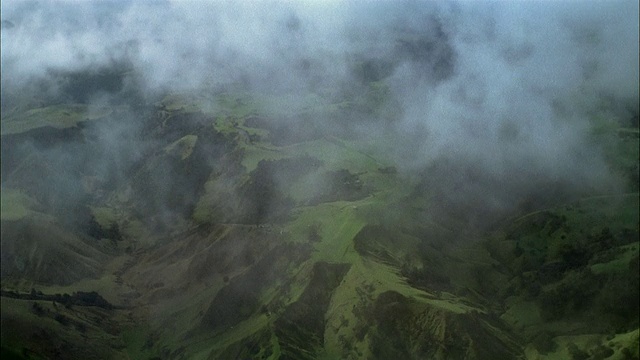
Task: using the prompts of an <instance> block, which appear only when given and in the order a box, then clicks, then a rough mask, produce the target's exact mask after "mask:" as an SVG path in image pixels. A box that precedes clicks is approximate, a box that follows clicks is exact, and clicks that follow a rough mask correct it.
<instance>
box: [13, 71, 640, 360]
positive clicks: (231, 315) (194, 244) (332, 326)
mask: <svg viewBox="0 0 640 360" xmlns="http://www.w3.org/2000/svg"><path fill="white" fill-rule="evenodd" d="M365 89H366V91H365V92H364V94H365V95H362V96H358V97H352V98H348V97H347V98H344V99H340V100H341V101H340V102H336V101H335V99H333V98H331V97H327V96H324V97H323V96H321V95H317V94H311V95H292V94H266V93H264V94H262V93H259V92H247V91H245V90H244V89H242V87H241V86H240V87H237V88H229V89H224V90H216V91H211V92H210V93H205V92H200V93H197V94H194V93H169V94H165V95H163V96H162V97H159V98H158V99H157V100H156V101H155V102H152V103H143V104H140V105H139V108H138V109H137V110H136V114H137V115H136V116H137V119H138V120H139V123H138V124H137V125H136V126H133V127H131V128H125V130H122V132H120V133H116V135H114V136H120V137H123V138H124V140H123V142H122V143H123V144H124V145H123V146H126V141H127V140H126V139H127V136H128V135H126V134H127V132H129V131H130V130H131V131H133V132H134V133H135V136H136V139H142V141H143V142H142V143H143V144H144V146H139V147H136V148H135V149H134V148H132V149H131V151H132V152H135V153H134V154H131V155H132V156H130V157H129V159H128V160H127V162H126V163H125V164H121V163H118V162H120V161H124V160H122V159H118V158H113V157H111V156H110V155H109V150H108V149H106V148H105V147H104V146H103V141H102V140H101V138H100V137H101V136H103V134H104V129H106V128H112V127H114V126H120V125H118V124H119V119H120V118H122V117H124V116H127V115H125V114H126V113H127V112H130V111H131V105H129V104H117V105H113V104H112V105H105V106H104V107H102V108H99V109H95V108H89V107H88V106H86V105H84V104H82V103H81V102H80V103H73V104H65V103H62V104H50V105H49V104H45V105H44V106H41V107H30V105H27V106H24V107H17V108H14V109H10V110H6V111H5V109H4V108H3V111H5V113H4V114H3V117H2V298H1V299H2V357H3V358H7V359H8V358H16V359H39V358H60V359H80V358H82V359H92V358H95V359H105V358H112V359H128V358H131V359H388V358H398V357H400V358H406V359H427V358H429V359H462V358H464V359H518V358H521V359H569V358H572V359H605V358H606V359H637V358H638V339H639V324H638V318H639V313H638V298H639V294H638V289H639V285H638V274H639V269H638V266H639V265H638V264H639V260H638V253H639V246H640V244H639V242H638V207H639V206H638V205H639V204H638V184H637V176H638V162H637V160H638V128H637V120H636V123H635V127H633V126H629V125H628V123H627V122H624V121H620V120H616V119H605V120H601V119H600V120H597V121H596V120H594V123H593V126H592V129H591V133H590V139H591V141H593V144H594V146H601V147H602V148H603V149H604V151H606V153H607V159H608V161H609V164H610V169H611V171H615V172H619V173H620V174H621V176H623V177H624V178H625V179H626V180H627V181H628V185H627V186H626V187H625V191H623V192H619V193H608V194H602V193H589V192H588V191H584V190H583V189H581V191H579V192H574V191H566V190H564V189H563V188H562V187H561V186H560V185H557V186H556V184H549V186H548V187H543V188H541V189H539V191H538V193H537V194H536V195H535V196H531V195H529V196H528V197H526V198H522V199H520V205H518V207H516V208H515V210H513V209H509V211H502V212H500V211H497V210H496V211H486V212H483V211H479V209H478V208H477V207H474V205H473V202H472V201H473V198H470V202H469V205H468V207H465V202H462V203H460V202H456V201H453V200H450V199H449V198H446V197H442V196H441V195H440V194H442V189H443V186H446V185H442V184H446V183H447V182H448V181H449V180H450V178H451V174H452V173H465V172H473V169H472V168H470V167H469V166H467V165H465V164H462V165H458V164H455V163H453V164H452V163H446V162H445V163H442V164H436V165H434V166H432V167H430V168H426V169H420V170H419V171H407V170H404V169H399V168H398V167H397V164H396V163H395V162H394V159H393V157H392V156H391V155H390V152H388V151H387V149H390V148H392V146H393V144H394V142H397V141H401V139H399V138H398V134H396V133H394V132H392V131H389V132H384V133H382V134H376V135H375V136H364V135H363V134H362V133H359V132H358V131H355V130H353V129H354V128H353V127H352V126H351V125H353V123H354V122H356V123H357V122H360V123H361V125H362V126H367V122H366V121H378V122H383V123H387V124H390V125H389V126H391V124H393V122H394V118H393V116H394V115H393V113H380V112H378V110H379V109H378V108H377V107H376V106H375V104H380V103H381V101H380V99H382V102H392V101H394V100H393V98H392V97H391V96H390V95H389V94H388V92H385V91H384V89H385V86H384V83H383V82H379V81H369V82H367V83H366V84H365ZM370 97H374V98H376V97H377V98H380V99H378V100H376V101H371V100H370V99H369V98H370ZM372 104H373V105H372ZM365 115H366V116H371V118H372V119H373V120H366V121H365V120H362V119H363V118H365V117H366V116H365ZM283 118H300V119H313V120H314V121H316V123H314V121H309V120H304V121H300V122H298V123H297V124H300V125H298V128H295V125H292V124H296V122H290V121H287V122H283V121H281V120H280V119H283ZM319 121H323V122H324V124H325V125H323V126H322V127H320V126H317V127H315V126H316V125H318V124H317V122H319ZM327 122H330V123H331V124H332V126H328V127H327V126H326V123H327ZM345 122H348V123H349V126H347V125H345ZM70 150H71V151H72V153H74V154H76V156H77V157H78V159H80V161H77V159H76V160H74V161H69V159H67V158H65V157H64V156H58V154H64V153H68V152H69V151H70ZM116 168H117V169H118V170H117V171H116V170H115V169H116ZM425 179H426V180H425ZM484 180H486V179H479V180H478V181H484ZM489 180H490V179H489ZM448 190H451V189H448Z"/></svg>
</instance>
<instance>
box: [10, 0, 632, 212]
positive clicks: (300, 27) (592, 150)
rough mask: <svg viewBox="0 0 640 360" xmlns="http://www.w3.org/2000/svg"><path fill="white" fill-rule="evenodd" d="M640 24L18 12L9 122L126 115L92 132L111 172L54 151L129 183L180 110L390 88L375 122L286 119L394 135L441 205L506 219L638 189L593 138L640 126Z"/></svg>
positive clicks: (310, 5)
mask: <svg viewBox="0 0 640 360" xmlns="http://www.w3.org/2000/svg"><path fill="white" fill-rule="evenodd" d="M637 13H638V4H637V2H636V1H606V2H605V1H602V2H600V1H587V2H543V1H540V2H497V1H496V2H493V1H488V2H485V1H483V2H465V1H462V2H446V3H445V2H438V3H436V2H426V1H403V2H395V1H393V2H392V1H382V2H364V1H362V2H361V1H334V2H315V1H302V2H294V1H290V2H289V1H278V2H272V1H265V2H257V1H256V2H254V1H248V2H222V1H221V2H214V3H206V2H199V1H193V2H182V1H163V2H130V1H104V2H75V1H70V2H57V1H56V2H32V1H11V2H3V3H2V21H3V28H2V33H1V35H2V39H1V40H2V49H1V50H2V83H1V85H2V112H3V114H4V113H5V112H6V111H9V110H11V109H15V108H23V107H24V108H28V107H32V106H34V105H35V106H42V105H44V104H57V103H62V102H71V103H81V104H88V105H89V106H91V107H95V108H100V106H105V105H108V104H116V105H121V106H123V107H124V109H125V110H123V111H121V112H119V113H118V115H117V116H113V117H112V118H111V119H110V121H109V122H108V123H107V125H105V126H100V127H98V128H97V129H98V130H97V131H96V130H95V129H93V130H92V131H94V133H92V134H89V135H90V136H93V138H94V139H96V141H97V143H98V144H99V145H98V149H96V154H99V156H98V155H96V154H93V155H91V157H90V156H89V155H86V154H83V155H81V154H76V153H74V152H73V151H74V150H73V149H74V148H73V147H72V146H68V147H65V148H63V149H55V151H52V152H45V153H47V154H48V155H47V156H50V157H51V158H52V159H54V160H53V162H54V163H55V162H56V161H58V162H60V163H64V164H67V165H68V164H69V163H72V162H74V161H77V162H78V163H85V164H86V163H91V166H90V167H91V170H90V171H89V172H90V173H92V174H95V175H97V176H98V177H99V178H101V179H103V180H102V181H111V182H117V180H116V179H119V178H122V177H124V176H125V174H126V173H127V172H128V171H131V168H132V167H133V166H134V164H135V162H136V161H137V160H138V159H140V158H141V157H142V156H143V154H145V152H146V151H148V149H150V148H151V147H152V146H151V145H153V144H151V143H149V140H144V141H143V140H140V138H141V136H140V134H142V133H143V132H144V131H145V130H144V129H145V127H144V126H145V125H144V124H143V123H142V122H141V121H140V119H141V118H142V117H144V114H148V112H149V111H150V108H149V106H148V105H145V104H153V103H154V102H155V101H158V100H159V99H161V98H162V97H163V96H164V95H165V94H168V93H180V92H188V93H204V92H207V91H216V90H220V89H225V88H228V87H240V88H242V89H245V90H247V91H249V92H256V93H263V94H273V93H275V94H281V93H293V94H315V95H317V96H319V97H320V98H322V99H324V100H325V101H327V102H331V101H337V100H336V99H340V98H341V97H357V96H359V94H361V93H364V92H366V91H367V89H368V88H367V86H368V85H367V84H368V83H370V82H375V81H384V82H385V83H386V84H387V85H388V89H389V91H390V95H389V98H388V99H387V100H385V101H384V102H382V103H377V105H378V106H380V107H381V108H380V109H379V111H378V115H376V116H377V117H378V118H379V119H377V120H375V119H374V120H372V119H371V118H372V117H373V116H371V114H368V113H366V112H354V113H352V116H351V117H350V118H348V119H346V120H345V119H333V118H311V119H309V118H300V117H283V118H277V119H274V121H277V122H280V125H282V126H286V127H288V128H289V129H290V130H289V131H298V130H296V129H301V128H304V127H305V126H307V125H309V124H313V129H314V131H319V132H321V133H327V134H335V133H345V132H346V133H348V134H350V136H355V137H371V138H376V137H383V138H385V139H387V143H389V142H392V143H393V146H388V145H385V146H384V147H381V148H380V149H379V150H378V152H379V154H378V155H380V156H384V157H385V158H388V159H391V161H392V162H393V163H394V166H396V167H397V168H398V169H400V171H401V172H403V173H409V174H417V176H418V177H420V178H421V179H422V180H421V184H422V185H423V186H422V188H423V189H424V191H426V192H430V193H433V194H435V196H436V198H437V199H440V200H439V201H440V202H441V204H442V206H445V207H447V208H453V209H456V208H459V207H463V206H464V207H465V208H470V209H471V210H468V211H470V212H472V213H478V212H482V213H486V212H491V211H494V210H495V211H497V212H499V213H500V214H504V213H506V212H509V211H512V210H513V209H514V208H516V207H518V206H520V205H521V204H522V203H523V202H526V201H527V200H531V199H532V198H538V197H540V196H541V195H540V194H541V193H542V191H541V189H550V188H552V189H556V190H557V189H565V190H567V191H565V192H564V193H567V192H568V193H576V194H578V193H581V192H589V193H597V194H607V193H611V192H614V191H620V189H623V188H624V187H625V186H627V185H628V184H625V182H624V181H623V180H622V179H621V178H620V176H619V175H618V174H616V173H615V172H612V171H611V170H610V169H609V167H608V165H607V164H606V162H605V161H604V158H603V154H602V151H601V149H600V147H599V146H598V145H597V144H594V143H593V142H592V141H590V138H589V131H590V129H591V128H592V127H593V126H594V121H600V120H602V121H613V122H617V123H619V124H620V125H623V126H631V125H633V122H634V121H635V125H636V126H637V118H638V53H639V49H638V19H637ZM374 100H375V99H374ZM379 114H383V115H379ZM603 119H604V120H603ZM634 119H635V120H634ZM336 129H338V130H336ZM389 138H390V139H393V140H392V141H389V140H388V139H389ZM3 148H4V147H3ZM374 152H375V150H374ZM3 153H4V152H3ZM95 156H97V157H95ZM89 157H90V159H91V160H89ZM4 160H5V159H4V155H3V162H4ZM67 165H65V166H67ZM107 178H110V179H109V180H107ZM74 181H75V182H77V179H75V180H74V179H65V180H61V184H72V185H70V186H71V188H75V185H73V184H75V182H74ZM163 191H168V190H163ZM558 191H559V190H558ZM562 191H564V190H562ZM562 191H561V192H562ZM70 192H72V191H71V190H67V191H65V192H64V193H65V195H64V196H63V197H64V198H66V199H69V198H72V197H69V196H68V193H70ZM552 192H553V191H552ZM167 196H168V195H167ZM568 197H569V198H570V197H571V196H570V195H568ZM555 200H557V199H555ZM543 202H544V201H543ZM465 216H467V215H465Z"/></svg>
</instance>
